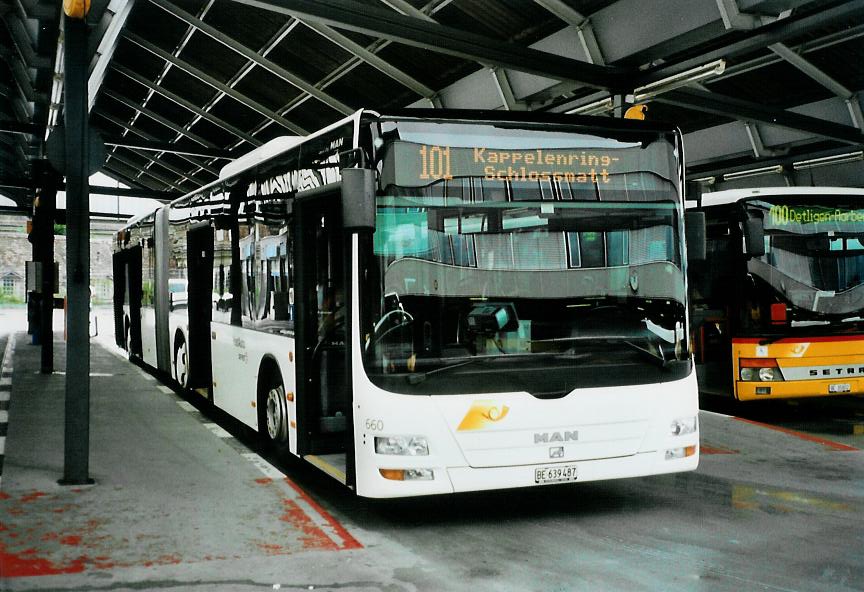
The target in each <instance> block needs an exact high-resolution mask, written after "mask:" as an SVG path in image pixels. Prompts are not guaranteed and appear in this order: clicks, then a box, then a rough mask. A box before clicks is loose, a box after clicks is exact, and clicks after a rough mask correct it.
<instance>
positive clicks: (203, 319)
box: [186, 223, 214, 389]
mask: <svg viewBox="0 0 864 592" xmlns="http://www.w3.org/2000/svg"><path fill="white" fill-rule="evenodd" d="M213 240H214V235H213V227H212V226H210V224H209V223H203V224H200V225H197V226H193V227H192V228H190V229H189V231H188V232H187V234H186V249H187V257H188V265H189V268H188V278H187V279H188V286H187V288H186V289H187V294H188V295H187V298H188V302H187V309H188V314H189V350H188V355H189V378H188V383H187V386H189V387H191V388H202V389H203V388H206V389H209V388H210V386H211V384H212V373H211V354H210V320H211V316H212V313H213Z"/></svg>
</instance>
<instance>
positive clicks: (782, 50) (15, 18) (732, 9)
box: [0, 0, 864, 208]
mask: <svg viewBox="0 0 864 592" xmlns="http://www.w3.org/2000/svg"><path fill="white" fill-rule="evenodd" d="M61 5H62V2H60V1H59V0H5V1H4V2H2V3H0V20H2V23H0V194H3V195H5V196H7V197H10V198H12V199H13V200H14V201H15V202H16V203H17V204H18V205H19V206H20V207H21V208H28V207H29V206H30V204H31V203H32V200H33V199H34V197H35V195H36V194H37V192H38V190H39V184H40V171H41V170H44V169H43V167H45V166H48V165H46V138H47V137H48V136H49V135H50V134H51V132H52V130H53V129H54V127H55V126H56V125H57V124H58V123H60V122H62V109H63V92H62V85H63V61H62V55H63V52H62V42H63V36H62V30H61V29H62V19H61ZM87 22H88V24H89V45H90V54H91V60H90V66H89V67H90V71H89V95H90V96H89V100H90V109H91V110H90V122H91V126H92V128H94V129H95V130H97V131H98V132H99V134H100V135H101V136H102V137H103V139H104V140H105V143H106V148H107V156H106V159H105V161H104V164H103V165H102V168H101V172H103V173H104V174H106V175H108V176H109V177H112V178H114V179H116V180H118V181H119V182H122V183H124V184H126V185H128V186H129V187H130V188H132V189H131V190H130V191H129V195H130V197H132V196H141V197H157V198H159V199H162V200H166V201H167V200H169V199H172V198H174V197H177V196H179V195H181V194H183V193H186V192H188V191H192V190H194V189H196V188H197V187H200V186H203V185H205V184H207V183H209V182H212V181H213V180H214V179H216V178H217V175H218V171H219V169H220V168H221V167H222V166H224V165H225V164H226V163H227V162H229V159H232V158H236V157H237V156H240V155H242V154H244V153H246V152H248V151H249V150H251V149H252V148H254V147H257V146H260V145H262V144H263V143H265V142H266V141H268V140H270V139H272V138H274V137H277V136H280V135H303V134H307V133H310V132H312V131H314V130H317V129H319V128H321V127H324V126H326V125H328V124H329V123H332V122H333V121H335V120H337V119H339V118H342V117H344V116H345V115H346V114H348V113H351V112H353V111H355V110H356V109H358V108H364V107H365V108H371V109H392V108H402V107H409V106H418V107H435V108H483V109H512V110H516V109H526V110H537V111H550V112H560V113H582V114H586V113H587V114H598V115H607V116H615V115H616V106H620V104H621V97H623V98H624V100H625V101H627V100H629V101H630V102H636V103H642V104H646V105H647V109H648V110H647V117H648V118H649V119H651V120H655V121H666V122H670V123H673V124H675V125H677V126H679V127H680V128H681V129H682V130H683V132H684V134H685V147H686V151H687V154H686V156H687V163H688V165H687V166H688V175H689V178H690V179H691V180H696V181H698V183H699V187H703V188H705V189H708V190H711V189H723V188H729V187H735V186H749V185H753V184H757V185H758V184H762V185H765V184H768V185H783V184H797V185H820V184H821V185H825V184H827V185H845V186H864V162H862V150H864V131H862V126H864V116H862V98H864V93H862V91H864V60H862V59H861V57H862V56H864V2H861V1H860V0H846V1H838V0H660V1H657V2H644V0H359V1H353V0H92V2H91V8H90V12H89V15H88V17H87ZM617 115H618V116H620V110H619V111H618V112H617Z"/></svg>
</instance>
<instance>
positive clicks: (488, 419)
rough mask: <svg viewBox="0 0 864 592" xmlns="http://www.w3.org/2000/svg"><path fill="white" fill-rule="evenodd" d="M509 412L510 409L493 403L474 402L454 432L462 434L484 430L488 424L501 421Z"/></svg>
mask: <svg viewBox="0 0 864 592" xmlns="http://www.w3.org/2000/svg"><path fill="white" fill-rule="evenodd" d="M509 411H510V408H509V407H508V406H507V405H501V406H500V407H499V405H498V404H497V403H496V402H495V401H474V404H473V405H471V408H470V409H469V410H468V413H466V414H465V417H463V418H462V422H461V423H460V424H459V427H457V428H456V431H458V432H464V431H468V430H479V429H482V428H485V427H486V426H488V425H489V424H490V423H497V422H499V421H501V420H503V419H504V418H505V417H507V413H508V412H509Z"/></svg>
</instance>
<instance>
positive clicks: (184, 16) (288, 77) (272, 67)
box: [149, 0, 355, 115]
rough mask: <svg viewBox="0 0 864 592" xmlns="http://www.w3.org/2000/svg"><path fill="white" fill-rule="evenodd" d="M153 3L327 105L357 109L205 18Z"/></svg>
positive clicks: (154, 0) (346, 110)
mask: <svg viewBox="0 0 864 592" xmlns="http://www.w3.org/2000/svg"><path fill="white" fill-rule="evenodd" d="M149 1H150V2H151V3H153V4H155V5H156V6H158V7H159V8H161V9H163V10H164V11H166V12H167V13H169V14H171V15H173V16H175V17H177V18H179V19H180V20H182V21H185V22H186V23H187V24H189V25H190V26H192V27H195V28H196V29H198V30H199V31H201V32H202V33H204V34H206V35H209V36H210V37H212V38H213V39H215V40H216V41H218V42H219V43H221V44H223V45H224V46H225V47H228V48H230V49H232V50H233V51H235V52H237V53H238V54H240V55H242V56H243V57H245V58H246V59H248V60H249V61H250V62H253V63H255V64H257V65H258V66H260V67H262V68H264V69H265V70H268V71H270V72H271V73H273V74H275V75H276V76H278V77H279V78H281V79H282V80H284V81H285V82H287V83H289V84H291V85H292V86H294V87H296V88H298V89H300V90H301V91H303V92H305V93H306V94H309V95H312V96H313V97H315V98H316V99H318V100H319V101H321V102H322V103H324V104H325V105H328V106H329V107H331V108H333V109H335V110H336V111H339V112H340V113H342V114H344V115H350V114H351V113H353V112H354V111H355V109H352V108H351V107H349V106H348V105H346V104H345V103H343V102H341V101H339V100H338V99H336V98H334V97H332V96H330V95H329V94H327V93H325V92H323V91H322V90H320V89H318V88H315V86H314V85H311V84H309V83H308V82H306V81H305V80H303V79H302V78H300V77H299V76H296V75H295V74H292V73H291V72H289V71H288V70H286V69H285V68H283V67H282V66H280V65H278V64H276V63H275V62H273V61H271V60H268V59H267V58H266V57H263V56H262V55H261V54H260V53H259V52H257V51H255V50H253V49H250V48H249V47H246V46H245V45H243V44H241V43H239V42H238V41H235V40H234V39H232V38H231V37H229V36H227V35H225V34H224V33H223V32H221V31H219V30H218V29H217V28H216V27H213V26H211V25H208V24H207V23H205V22H204V21H203V20H201V19H199V18H198V17H196V16H194V15H192V14H190V13H188V12H186V11H185V10H183V9H182V8H179V7H178V6H175V5H174V4H172V3H170V2H168V1H167V0H149Z"/></svg>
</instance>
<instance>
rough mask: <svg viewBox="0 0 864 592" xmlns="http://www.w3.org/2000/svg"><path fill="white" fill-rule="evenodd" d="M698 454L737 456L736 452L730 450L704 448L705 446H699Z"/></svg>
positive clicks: (711, 447)
mask: <svg viewBox="0 0 864 592" xmlns="http://www.w3.org/2000/svg"><path fill="white" fill-rule="evenodd" d="M699 452H700V453H702V454H738V451H737V450H732V449H731V448H720V447H714V446H706V445H705V444H700V445H699Z"/></svg>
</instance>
